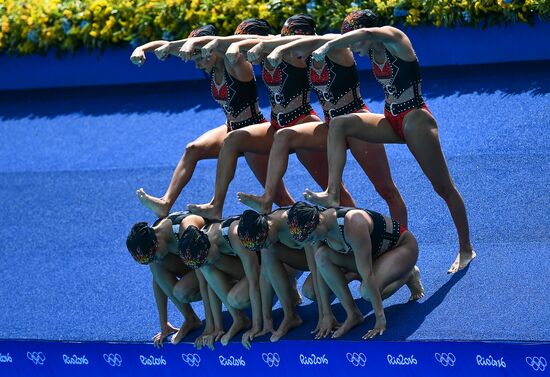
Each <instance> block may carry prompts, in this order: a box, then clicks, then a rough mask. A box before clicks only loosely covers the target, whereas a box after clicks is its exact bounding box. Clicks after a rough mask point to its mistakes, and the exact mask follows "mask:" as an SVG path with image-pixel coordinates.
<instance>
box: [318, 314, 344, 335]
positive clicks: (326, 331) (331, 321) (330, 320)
mask: <svg viewBox="0 0 550 377" xmlns="http://www.w3.org/2000/svg"><path fill="white" fill-rule="evenodd" d="M338 327H340V324H339V323H338V322H336V318H334V316H333V315H325V316H323V318H322V319H321V318H320V319H319V323H318V324H317V328H315V330H314V331H313V332H312V334H315V339H324V338H326V337H327V336H329V335H330V334H331V333H332V332H333V331H334V330H335V329H337V328H338Z"/></svg>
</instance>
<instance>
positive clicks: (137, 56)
mask: <svg viewBox="0 0 550 377" xmlns="http://www.w3.org/2000/svg"><path fill="white" fill-rule="evenodd" d="M169 43H170V42H168V41H163V40H158V41H152V42H149V43H145V44H143V45H141V46H138V47H136V48H135V49H134V51H133V52H132V55H131V56H130V61H131V62H132V63H134V64H135V65H137V66H138V67H141V66H142V65H143V64H145V60H147V58H146V57H145V53H146V52H153V51H155V50H156V49H158V48H163V47H164V46H166V45H168V44H169Z"/></svg>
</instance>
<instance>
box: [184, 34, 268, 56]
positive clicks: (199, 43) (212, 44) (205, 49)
mask: <svg viewBox="0 0 550 377" xmlns="http://www.w3.org/2000/svg"><path fill="white" fill-rule="evenodd" d="M264 38H269V37H265V36H261V35H248V34H239V35H230V36H228V37H218V36H210V35H208V36H203V37H194V38H189V39H188V40H187V41H186V42H185V44H183V46H181V48H180V50H179V56H180V57H181V58H182V59H183V60H189V59H191V57H192V56H193V54H194V53H195V51H196V50H200V51H201V54H202V56H203V57H204V58H206V57H209V56H210V55H212V54H216V55H218V56H219V57H221V58H224V55H225V52H226V50H227V48H228V47H229V46H230V45H231V44H233V43H236V42H240V41H243V40H249V39H260V40H261V39H264Z"/></svg>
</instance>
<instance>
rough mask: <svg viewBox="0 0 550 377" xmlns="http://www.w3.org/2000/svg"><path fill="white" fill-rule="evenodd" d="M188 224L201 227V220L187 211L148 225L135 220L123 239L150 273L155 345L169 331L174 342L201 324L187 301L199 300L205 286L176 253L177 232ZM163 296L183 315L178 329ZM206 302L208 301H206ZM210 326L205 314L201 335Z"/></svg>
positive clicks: (210, 322)
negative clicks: (155, 315) (154, 306)
mask: <svg viewBox="0 0 550 377" xmlns="http://www.w3.org/2000/svg"><path fill="white" fill-rule="evenodd" d="M188 225H195V226H200V227H202V226H203V225H204V220H203V219H202V218H201V217H199V216H196V215H192V214H190V213H189V212H175V213H172V214H170V215H169V216H168V217H166V218H165V219H162V220H157V221H156V222H155V223H154V224H153V226H152V227H150V226H148V225H147V223H145V222H141V223H137V224H135V225H134V226H133V227H132V230H131V231H130V234H129V235H128V239H127V241H126V244H127V247H128V250H129V251H130V254H131V255H132V257H133V258H134V260H135V261H136V262H138V263H141V264H148V265H149V268H150V269H151V273H152V274H153V292H154V295H155V301H156V304H157V309H158V314H159V321H160V332H159V333H158V334H156V335H155V336H154V337H153V343H154V345H155V346H156V347H161V346H162V344H163V342H164V340H165V339H166V338H167V337H168V336H169V335H171V334H173V333H176V335H174V336H173V337H172V343H174V344H177V343H179V342H180V341H181V340H182V339H183V338H185V336H187V334H188V333H189V332H191V331H192V330H194V329H196V328H198V327H200V326H201V321H200V320H199V318H198V317H197V315H196V314H195V312H194V311H193V308H192V307H191V305H190V304H189V303H190V302H193V301H199V300H200V299H201V296H204V297H206V296H207V293H206V292H207V287H206V285H204V286H203V284H202V282H203V281H204V278H203V277H202V275H201V276H200V277H199V276H196V274H195V273H193V271H192V270H190V269H189V268H188V267H186V266H185V264H184V263H183V261H182V260H181V258H179V254H178V239H179V236H180V235H181V234H183V231H184V230H185V228H186V227H187V226H188ZM201 278H202V280H201ZM167 298H170V300H171V301H172V302H173V303H174V304H175V305H176V307H177V308H178V309H179V311H180V312H181V313H182V314H183V316H184V318H185V324H184V325H183V326H182V327H181V328H180V329H178V328H176V327H174V326H172V325H171V324H170V322H168V313H167V308H166V305H167ZM207 301H208V300H207ZM206 304H208V305H209V303H208V302H207V303H206ZM207 313H208V312H207ZM213 328H214V323H213V318H212V316H210V315H207V316H206V327H205V331H204V333H203V335H205V334H206V333H208V332H210V331H212V330H213ZM201 336H202V335H201ZM199 338H200V337H199Z"/></svg>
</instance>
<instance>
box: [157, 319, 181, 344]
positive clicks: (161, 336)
mask: <svg viewBox="0 0 550 377" xmlns="http://www.w3.org/2000/svg"><path fill="white" fill-rule="evenodd" d="M178 330H179V329H178V328H177V327H174V326H172V324H171V323H170V322H166V325H164V326H162V328H161V329H160V332H159V333H158V334H157V335H155V336H154V337H153V345H154V346H155V347H156V348H161V347H162V346H163V344H164V341H165V340H166V338H168V337H169V336H170V335H172V334H174V333H176V332H177V331H178Z"/></svg>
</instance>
